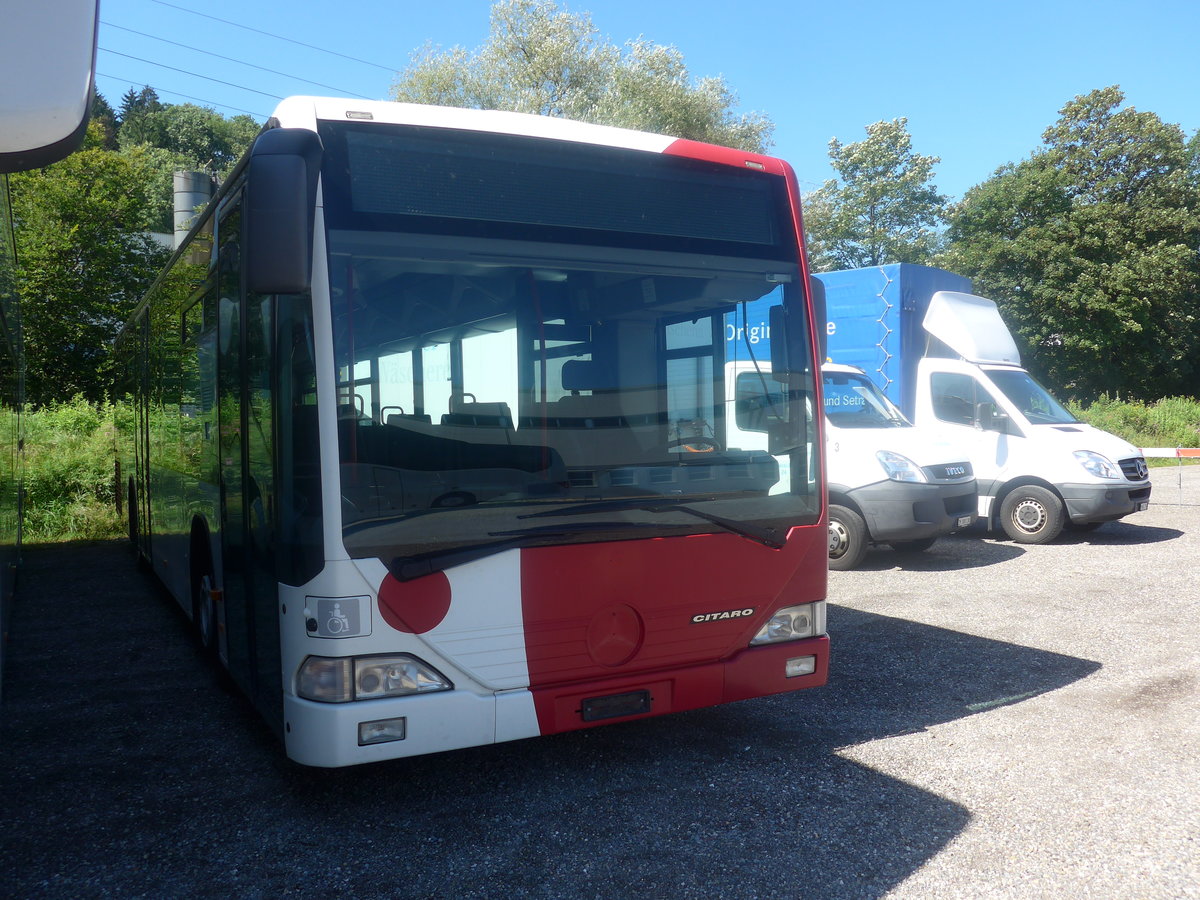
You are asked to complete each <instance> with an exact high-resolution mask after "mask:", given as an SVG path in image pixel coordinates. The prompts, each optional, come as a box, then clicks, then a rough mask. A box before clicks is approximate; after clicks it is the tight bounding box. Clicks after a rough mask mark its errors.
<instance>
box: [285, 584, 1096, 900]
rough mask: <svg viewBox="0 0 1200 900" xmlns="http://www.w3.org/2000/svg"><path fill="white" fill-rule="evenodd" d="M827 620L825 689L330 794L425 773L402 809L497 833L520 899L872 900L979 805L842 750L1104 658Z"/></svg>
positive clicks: (356, 781)
mask: <svg viewBox="0 0 1200 900" xmlns="http://www.w3.org/2000/svg"><path fill="white" fill-rule="evenodd" d="M829 620H830V621H829V629H830V633H831V634H833V635H835V637H836V645H835V650H834V657H833V664H832V667H831V671H830V683H829V685H828V686H826V687H825V688H821V689H818V690H816V691H810V692H804V693H800V694H786V695H780V696H775V697H769V698H763V699H760V700H753V701H747V702H745V703H739V704H733V705H731V706H724V707H717V708H713V709H706V710H699V711H695V712H691V713H686V714H682V715H678V716H672V717H667V718H663V719H653V720H646V721H642V722H637V723H629V724H625V725H618V726H610V727H608V728H602V729H595V730H592V731H585V732H576V733H573V734H567V735H560V736H557V737H553V738H546V739H540V740H537V741H528V742H523V743H521V744H517V745H513V746H511V747H507V748H505V747H494V748H487V749H480V750H470V751H462V752H459V753H453V754H445V755H443V756H442V757H440V758H439V757H433V758H426V759H414V760H410V761H406V762H398V763H387V764H381V765H380V766H376V767H369V768H366V769H359V770H347V771H344V772H339V773H336V774H335V776H334V777H335V779H336V781H337V783H338V785H339V786H338V788H337V792H338V794H339V795H343V796H344V795H345V794H349V795H350V796H351V797H353V798H355V799H354V800H353V801H352V805H353V804H357V803H363V804H366V805H367V807H368V808H372V807H374V806H375V805H376V804H377V803H379V800H378V798H377V793H378V791H379V790H380V783H381V781H383V780H388V779H390V778H392V777H395V778H398V779H402V780H403V781H405V782H406V783H408V784H412V785H416V784H419V785H421V786H422V787H421V789H419V790H406V791H405V794H404V796H405V799H406V803H407V804H408V806H407V808H408V809H409V811H410V812H412V813H414V814H415V815H416V817H417V819H418V820H420V821H422V822H425V823H426V824H427V825H429V826H430V827H432V828H433V829H434V830H435V831H441V829H443V828H445V829H447V831H448V833H447V836H446V838H445V840H446V841H447V842H448V844H447V845H446V847H445V849H447V850H448V851H449V852H451V853H455V854H457V853H464V854H465V853H468V852H471V851H470V849H469V848H471V847H487V848H488V850H487V851H486V852H487V853H489V854H491V856H490V858H491V860H492V863H493V865H494V867H495V868H494V871H495V873H496V876H497V877H498V878H500V879H501V880H500V881H498V882H496V883H495V884H496V886H497V887H498V886H500V885H503V887H504V889H505V890H510V891H513V892H514V893H516V894H521V893H522V892H529V893H530V894H532V895H541V894H540V893H539V891H540V890H541V888H546V886H548V885H551V884H552V885H553V888H552V889H549V890H547V891H546V895H547V896H549V895H553V896H580V897H590V896H629V895H633V894H635V893H643V892H651V891H653V892H655V893H660V894H664V895H668V896H716V895H721V896H726V897H742V896H744V897H762V896H790V895H792V892H793V891H794V892H796V893H802V894H803V895H804V896H811V897H839V898H841V897H863V898H875V897H881V896H883V895H884V894H886V893H887V892H888V891H889V890H891V889H892V888H894V887H895V886H896V885H897V884H899V883H901V882H902V881H904V880H905V879H906V878H907V877H908V876H909V875H911V874H912V873H913V872H915V871H916V870H917V869H919V868H920V867H921V866H922V865H923V864H924V863H925V862H926V861H928V860H929V859H930V858H932V857H933V856H935V855H936V854H937V853H938V852H939V851H940V850H941V849H942V848H943V847H945V846H946V845H947V844H948V843H949V842H950V840H952V839H953V838H954V836H955V835H957V834H958V833H959V832H960V831H962V830H963V829H964V828H965V827H966V825H967V823H968V822H969V821H970V812H969V810H967V809H965V808H963V807H962V806H960V805H958V804H956V803H954V802H952V801H949V800H947V799H945V798H942V797H939V796H937V795H936V794H933V793H931V792H929V791H926V790H923V789H921V788H919V787H916V786H914V785H912V784H908V783H906V782H904V781H901V780H898V779H895V778H892V777H889V776H887V775H884V774H882V773H880V772H878V771H876V770H874V769H871V768H869V767H867V766H863V765H860V764H858V763H856V762H854V761H852V760H849V759H846V758H844V757H843V756H841V755H839V753H838V752H837V751H838V750H839V749H842V748H845V747H848V746H851V745H854V744H859V743H863V742H866V741H872V740H878V739H881V738H887V737H892V736H896V735H904V734H912V733H917V732H920V731H923V730H925V729H927V728H930V727H932V726H934V725H938V724H942V723H946V722H950V721H953V720H955V719H958V718H961V717H964V716H969V715H974V714H977V713H981V712H985V711H987V710H990V709H995V708H997V707H1001V706H1005V705H1008V704H1013V703H1018V702H1021V701H1023V700H1026V699H1028V698H1031V697H1034V696H1037V695H1038V694H1042V693H1045V692H1047V691H1053V690H1056V689H1058V688H1061V687H1064V686H1066V685H1068V684H1071V683H1072V682H1074V681H1077V680H1078V679H1081V678H1084V677H1086V676H1087V675H1089V674H1091V673H1092V672H1095V671H1096V670H1097V669H1098V668H1099V664H1098V663H1096V662H1092V661H1089V660H1084V659H1077V658H1074V657H1069V656H1063V655H1060V654H1055V653H1049V652H1046V651H1043V650H1037V649H1034V648H1030V647H1022V646H1019V645H1015V644H1011V643H1005V642H1003V641H994V640H989V639H986V638H979V637H975V636H972V635H968V634H962V633H959V632H954V631H948V630H946V629H942V628H935V627H931V626H928V625H924V624H921V623H919V622H912V621H908V620H904V619H896V618H891V617H887V616H880V615H875V614H873V613H868V612H862V611H859V610H852V609H846V608H844V607H836V606H835V607H831V608H830V611H829ZM485 772H486V773H487V775H482V774H481V773H485ZM292 787H293V789H294V790H295V791H296V794H295V795H294V796H296V797H297V798H303V799H302V800H300V802H301V805H302V806H307V805H308V804H309V803H313V802H317V801H319V798H320V797H321V796H322V795H324V794H325V793H326V791H327V785H326V784H324V783H322V784H320V785H318V784H316V783H315V782H314V781H313V780H312V779H311V778H310V777H309V776H308V775H306V774H304V773H301V772H297V774H296V780H295V781H294V782H293V783H292ZM481 791H483V792H486V793H487V799H483V800H481V799H480V792H481ZM497 792H498V793H497ZM498 798H503V799H498ZM514 801H516V802H514ZM472 811H474V812H472ZM360 812H362V810H360ZM481 812H482V813H483V816H484V823H486V824H475V823H474V819H475V816H476V815H479V814H480V813H481ZM426 817H430V818H429V819H428V820H427V819H426ZM455 822H456V823H458V824H457V825H454V826H453V828H451V823H455ZM496 829H498V831H499V833H502V834H504V835H506V837H505V838H503V839H501V840H497V839H496V837H495V835H496V834H497V830H496ZM449 832H453V836H450V834H449ZM577 842H578V843H577ZM685 860H692V861H691V862H684V861H685ZM556 872H558V873H562V872H570V873H571V874H570V876H569V880H567V879H566V876H563V875H559V876H558V877H557V879H556V875H555V873H556ZM406 878H410V879H415V880H416V882H417V883H421V882H422V881H423V880H424V875H423V873H422V872H421V871H420V870H419V868H418V867H414V868H413V869H411V870H410V871H409V872H408V873H407V875H406ZM443 884H444V882H443ZM539 885H540V886H541V888H539ZM427 887H429V888H433V887H434V885H433V883H432V882H429V883H428V884H427ZM468 888H469V884H468V883H466V882H462V881H460V882H457V883H453V882H452V883H451V885H450V889H449V890H448V891H447V892H446V894H445V895H446V896H454V895H456V894H458V893H460V892H461V891H463V890H466V889H468ZM433 895H435V896H442V894H437V893H434V894H433Z"/></svg>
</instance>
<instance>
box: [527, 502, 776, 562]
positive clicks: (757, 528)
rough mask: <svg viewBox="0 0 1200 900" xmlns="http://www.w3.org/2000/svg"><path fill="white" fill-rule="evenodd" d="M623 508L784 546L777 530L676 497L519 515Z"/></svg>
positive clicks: (530, 515) (606, 510)
mask: <svg viewBox="0 0 1200 900" xmlns="http://www.w3.org/2000/svg"><path fill="white" fill-rule="evenodd" d="M716 499H717V498H716V497H691V498H689V500H688V502H689V503H707V502H709V501H711V500H716ZM621 509H636V510H640V511H642V512H653V513H661V512H681V513H686V514H687V515H690V516H695V517H696V518H698V519H703V520H704V521H706V522H711V523H712V524H713V525H716V526H718V527H719V528H723V529H725V530H726V531H730V532H732V533H733V534H736V535H740V536H741V537H744V538H749V539H750V540H752V541H757V542H758V543H760V544H763V545H764V546H766V547H770V548H771V549H772V550H778V549H780V548H781V547H782V546H783V545H784V543H785V542H784V541H783V540H781V539H780V538H779V537H778V532H777V530H776V529H774V528H768V527H764V526H761V525H752V524H750V523H748V522H738V521H736V520H734V519H727V518H725V517H724V516H718V515H714V514H713V513H708V512H704V510H700V509H693V508H692V507H691V506H688V505H685V504H683V503H680V502H679V501H678V500H676V499H674V498H672V497H622V498H620V499H613V500H597V501H595V502H592V503H582V504H580V505H579V506H572V507H569V508H568V509H561V510H560V509H547V510H542V511H541V512H535V513H526V514H525V515H523V516H518V517H517V518H519V519H533V518H539V517H542V516H582V515H587V514H588V513H594V512H611V511H614V510H621Z"/></svg>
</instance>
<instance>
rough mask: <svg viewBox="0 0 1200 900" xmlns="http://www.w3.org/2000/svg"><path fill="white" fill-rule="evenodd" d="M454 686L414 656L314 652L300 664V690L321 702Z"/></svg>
mask: <svg viewBox="0 0 1200 900" xmlns="http://www.w3.org/2000/svg"><path fill="white" fill-rule="evenodd" d="M453 687H454V685H452V684H451V683H450V681H449V679H447V678H446V677H445V676H443V675H442V674H441V673H440V672H438V671H437V670H436V669H434V668H433V667H432V666H428V665H426V664H425V663H423V662H421V661H420V660H419V659H417V658H416V657H414V656H409V655H407V654H397V655H395V656H359V657H341V658H330V657H326V656H310V657H308V658H307V659H305V660H304V662H303V663H301V664H300V671H299V672H298V673H297V675H296V693H297V694H298V695H299V696H301V697H304V698H305V699H306V700H317V701H319V702H321V703H348V702H349V701H351V700H374V699H376V698H378V697H404V696H407V695H409V694H425V693H428V692H430V691H448V690H451V689H452V688H453Z"/></svg>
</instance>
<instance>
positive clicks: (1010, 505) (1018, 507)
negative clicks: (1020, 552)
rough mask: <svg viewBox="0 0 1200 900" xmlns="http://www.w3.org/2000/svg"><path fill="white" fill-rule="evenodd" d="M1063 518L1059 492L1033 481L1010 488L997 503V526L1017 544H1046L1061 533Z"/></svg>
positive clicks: (1064, 512) (1063, 511) (1063, 512)
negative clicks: (998, 522) (998, 506)
mask: <svg viewBox="0 0 1200 900" xmlns="http://www.w3.org/2000/svg"><path fill="white" fill-rule="evenodd" d="M1065 521H1066V511H1065V510H1064V509H1063V504H1062V501H1061V500H1060V499H1058V495H1057V494H1055V493H1054V492H1053V491H1050V490H1047V489H1046V488H1044V487H1039V486H1038V485H1036V484H1025V485H1021V486H1020V487H1015V488H1013V489H1012V490H1011V491H1009V492H1008V493H1007V494H1006V495H1005V497H1004V502H1003V503H1001V504H1000V527H1001V528H1002V529H1004V533H1005V534H1007V535H1008V536H1009V537H1010V538H1011V539H1012V540H1014V541H1016V542H1017V543H1018V544H1048V543H1050V541H1052V540H1054V539H1055V538H1056V537H1058V536H1059V535H1060V534H1061V533H1062V530H1063V524H1064V523H1065Z"/></svg>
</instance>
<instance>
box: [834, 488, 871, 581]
mask: <svg viewBox="0 0 1200 900" xmlns="http://www.w3.org/2000/svg"><path fill="white" fill-rule="evenodd" d="M866 555H867V523H866V522H864V521H863V519H862V516H860V515H859V514H858V513H856V512H855V511H854V510H852V509H847V508H846V507H844V506H834V505H832V504H830V506H829V568H831V569H833V570H834V571H835V572H844V571H846V570H847V569H853V568H854V567H855V566H857V565H858V564H859V563H861V562H862V561H863V557H865V556H866Z"/></svg>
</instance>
